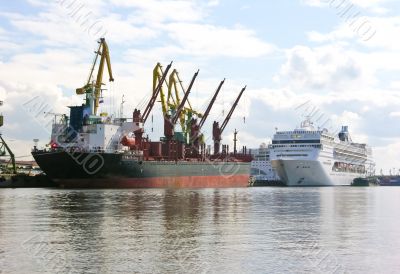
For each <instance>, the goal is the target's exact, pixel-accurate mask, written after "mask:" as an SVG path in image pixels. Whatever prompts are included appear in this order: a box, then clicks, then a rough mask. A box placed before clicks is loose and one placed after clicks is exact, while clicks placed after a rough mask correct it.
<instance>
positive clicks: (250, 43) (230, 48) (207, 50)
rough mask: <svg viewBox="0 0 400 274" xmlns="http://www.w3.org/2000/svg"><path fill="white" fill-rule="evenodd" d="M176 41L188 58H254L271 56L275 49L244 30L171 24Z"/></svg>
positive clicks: (170, 29)
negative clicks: (191, 56) (189, 56)
mask: <svg viewBox="0 0 400 274" xmlns="http://www.w3.org/2000/svg"><path fill="white" fill-rule="evenodd" d="M166 29H167V30H168V35H169V36H170V38H171V40H172V41H176V42H177V44H178V45H181V46H182V49H183V51H184V52H185V53H186V54H188V55H195V56H196V55H197V56H230V57H243V58H246V57H247V58H252V57H259V56H263V55H266V54H270V53H272V52H273V50H274V46H273V45H271V44H269V43H266V42H264V41H262V40H260V39H259V38H257V36H256V33H255V32H254V31H252V30H250V29H246V28H244V27H241V26H236V27H234V28H226V27H217V26H213V25H207V24H193V23H192V24H190V23H184V24H183V23H180V24H169V25H167V26H166Z"/></svg>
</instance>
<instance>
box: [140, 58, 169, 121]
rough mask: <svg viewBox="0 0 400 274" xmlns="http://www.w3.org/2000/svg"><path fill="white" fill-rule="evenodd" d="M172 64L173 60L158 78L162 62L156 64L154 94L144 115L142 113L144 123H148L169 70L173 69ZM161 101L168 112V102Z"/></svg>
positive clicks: (164, 109)
mask: <svg viewBox="0 0 400 274" xmlns="http://www.w3.org/2000/svg"><path fill="white" fill-rule="evenodd" d="M171 66H172V62H171V63H170V64H169V65H168V66H167V68H166V69H165V71H164V72H162V76H161V78H160V79H159V78H158V75H159V74H158V70H159V69H161V65H160V63H158V64H157V65H156V67H155V68H154V71H153V94H152V96H151V98H150V101H149V103H148V104H147V106H146V108H145V110H144V112H143V115H142V123H143V124H144V123H146V121H147V118H149V115H150V112H151V111H152V109H153V107H154V104H155V102H156V100H157V97H158V95H159V94H160V91H161V89H162V85H163V84H164V82H165V79H166V78H167V74H168V71H169V70H170V69H171ZM162 98H163V97H162ZM161 100H162V99H161ZM161 103H162V106H163V113H164V111H165V113H166V112H167V109H166V107H165V106H166V104H165V103H163V102H161Z"/></svg>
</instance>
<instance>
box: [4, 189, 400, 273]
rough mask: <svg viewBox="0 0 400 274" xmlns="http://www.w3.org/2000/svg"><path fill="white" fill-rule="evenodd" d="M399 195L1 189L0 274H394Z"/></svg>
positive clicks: (399, 258) (398, 265)
mask: <svg viewBox="0 0 400 274" xmlns="http://www.w3.org/2000/svg"><path fill="white" fill-rule="evenodd" d="M399 212H400V188H396V187H369V188H353V187H326V188H242V189H199V190H188V189H178V190H171V189H134V190H59V189H2V190H0V273H399V272H400V218H399V216H400V214H399Z"/></svg>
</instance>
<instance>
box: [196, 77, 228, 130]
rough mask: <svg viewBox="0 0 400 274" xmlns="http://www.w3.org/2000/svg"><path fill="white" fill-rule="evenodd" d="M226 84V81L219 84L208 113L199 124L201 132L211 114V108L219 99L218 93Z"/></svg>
mask: <svg viewBox="0 0 400 274" xmlns="http://www.w3.org/2000/svg"><path fill="white" fill-rule="evenodd" d="M224 83H225V79H224V80H222V81H221V83H220V84H219V86H218V88H217V90H216V91H215V94H214V96H213V98H212V99H211V101H210V104H209V105H208V107H207V110H206V112H205V113H204V115H203V117H202V118H201V120H200V122H199V130H200V129H201V128H202V127H203V125H204V123H205V121H206V120H207V117H208V115H209V114H210V111H211V108H212V106H213V105H214V103H215V100H216V99H217V96H218V93H219V91H220V90H221V88H222V86H223V84H224Z"/></svg>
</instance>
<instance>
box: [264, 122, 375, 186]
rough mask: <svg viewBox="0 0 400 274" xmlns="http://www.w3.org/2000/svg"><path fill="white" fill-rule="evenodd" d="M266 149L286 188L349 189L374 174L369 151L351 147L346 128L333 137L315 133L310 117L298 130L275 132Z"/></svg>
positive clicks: (356, 146) (317, 130)
mask: <svg viewBox="0 0 400 274" xmlns="http://www.w3.org/2000/svg"><path fill="white" fill-rule="evenodd" d="M269 148H270V158H271V164H272V167H273V168H274V169H276V171H277V173H278V175H279V177H280V178H281V180H282V181H283V183H284V184H285V185H287V186H336V185H351V183H352V182H353V180H354V179H355V178H364V177H367V176H372V175H373V174H374V173H375V163H374V162H373V159H372V150H371V148H370V147H369V146H367V145H366V144H360V143H354V142H353V141H352V140H351V137H350V134H349V130H348V127H347V126H343V127H342V129H341V131H340V132H339V134H337V135H336V134H333V133H330V132H329V131H328V130H327V129H322V130H320V129H315V128H314V126H313V123H312V121H311V119H310V118H309V117H307V118H306V120H305V121H303V122H302V123H301V126H300V128H298V129H295V130H293V131H277V132H276V133H275V134H274V137H273V140H272V144H271V145H270V146H269Z"/></svg>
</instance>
